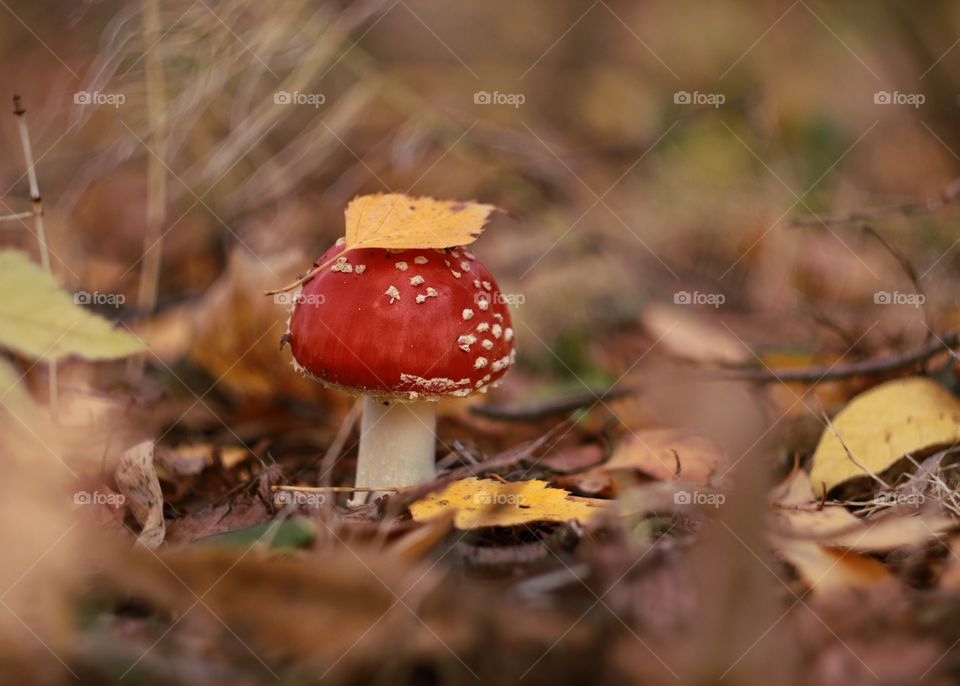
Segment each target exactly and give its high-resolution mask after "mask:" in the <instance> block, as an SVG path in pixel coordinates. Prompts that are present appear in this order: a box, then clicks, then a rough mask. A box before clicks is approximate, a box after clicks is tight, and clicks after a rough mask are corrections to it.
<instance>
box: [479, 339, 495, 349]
mask: <svg viewBox="0 0 960 686" xmlns="http://www.w3.org/2000/svg"><path fill="white" fill-rule="evenodd" d="M480 345H482V346H483V347H484V348H486V349H487V350H493V341H491V340H490V339H489V338H484V339H483V341H481V342H480Z"/></svg>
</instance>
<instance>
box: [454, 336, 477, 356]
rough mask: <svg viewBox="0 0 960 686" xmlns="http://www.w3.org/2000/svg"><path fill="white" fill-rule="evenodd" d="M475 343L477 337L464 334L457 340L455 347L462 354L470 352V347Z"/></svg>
mask: <svg viewBox="0 0 960 686" xmlns="http://www.w3.org/2000/svg"><path fill="white" fill-rule="evenodd" d="M476 342H477V337H476V336H474V335H473V334H469V333H468V334H464V335H463V336H460V338H458V339H457V347H458V348H460V349H461V350H462V351H463V352H465V353H468V352H470V346H471V345H473V344H474V343H476Z"/></svg>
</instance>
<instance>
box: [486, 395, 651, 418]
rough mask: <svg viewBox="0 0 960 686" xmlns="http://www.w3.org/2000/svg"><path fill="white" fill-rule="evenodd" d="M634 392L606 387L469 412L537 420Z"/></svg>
mask: <svg viewBox="0 0 960 686" xmlns="http://www.w3.org/2000/svg"><path fill="white" fill-rule="evenodd" d="M634 393H636V389H633V388H607V389H605V390H602V391H592V390H591V391H586V392H584V393H577V394H575V395H568V396H563V397H560V398H550V399H548V400H544V401H543V402H540V403H534V404H531V405H522V406H510V405H474V406H473V407H471V408H470V413H471V414H475V415H478V416H480V417H485V418H487V419H498V420H501V421H505V422H538V421H540V420H542V419H546V418H548V417H553V416H555V415H560V414H569V413H570V412H574V411H576V410H581V409H584V408H589V407H592V406H594V405H596V404H599V403H601V402H604V401H607V400H617V399H619V398H623V397H625V396H628V395H633V394H634Z"/></svg>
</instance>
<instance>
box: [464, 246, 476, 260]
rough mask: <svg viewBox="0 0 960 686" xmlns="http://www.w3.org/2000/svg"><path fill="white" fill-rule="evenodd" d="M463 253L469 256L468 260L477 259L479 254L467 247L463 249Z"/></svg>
mask: <svg viewBox="0 0 960 686" xmlns="http://www.w3.org/2000/svg"><path fill="white" fill-rule="evenodd" d="M463 254H464V256H466V258H467V259H468V260H475V259H477V256H476V255H474V254H473V253H472V252H470V251H469V250H466V249H465V250H464V251H463Z"/></svg>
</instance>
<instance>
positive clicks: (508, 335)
mask: <svg viewBox="0 0 960 686" xmlns="http://www.w3.org/2000/svg"><path fill="white" fill-rule="evenodd" d="M503 340H505V341H512V340H513V329H511V328H510V327H509V326H508V327H507V328H506V330H505V331H504V332H503Z"/></svg>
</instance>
